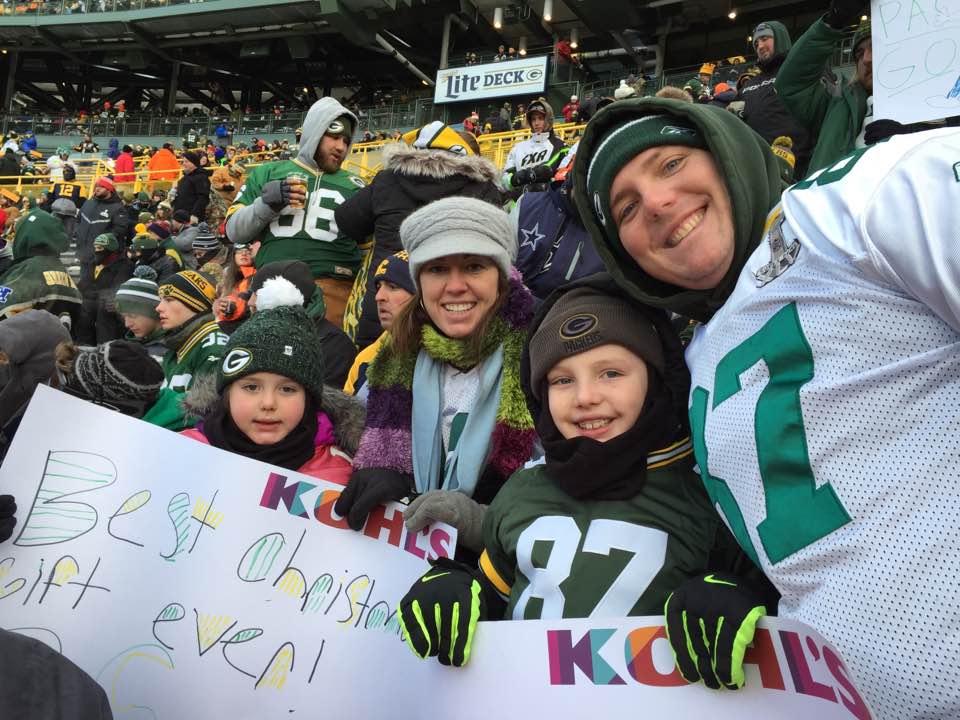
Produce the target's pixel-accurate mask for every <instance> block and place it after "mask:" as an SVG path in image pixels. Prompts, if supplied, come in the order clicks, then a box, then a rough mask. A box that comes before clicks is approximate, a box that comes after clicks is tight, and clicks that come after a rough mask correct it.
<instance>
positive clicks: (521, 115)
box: [512, 103, 527, 130]
mask: <svg viewBox="0 0 960 720" xmlns="http://www.w3.org/2000/svg"><path fill="white" fill-rule="evenodd" d="M526 123H527V106H526V105H524V104H523V103H520V104H519V105H517V114H516V115H515V116H514V118H513V124H512V127H513V129H514V130H523V129H524V128H525V127H527V124H526Z"/></svg>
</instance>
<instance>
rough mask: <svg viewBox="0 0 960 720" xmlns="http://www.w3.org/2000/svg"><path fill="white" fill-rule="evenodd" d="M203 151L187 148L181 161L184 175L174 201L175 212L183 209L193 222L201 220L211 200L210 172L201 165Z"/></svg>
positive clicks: (178, 185) (178, 184)
mask: <svg viewBox="0 0 960 720" xmlns="http://www.w3.org/2000/svg"><path fill="white" fill-rule="evenodd" d="M201 155H202V152H201V151H196V150H187V151H186V152H184V153H183V158H182V159H181V163H182V165H183V176H182V177H181V178H180V181H179V182H178V183H177V197H176V198H175V199H174V201H173V210H174V213H176V211H178V210H183V211H184V212H186V213H187V214H188V217H189V220H190V222H191V223H193V224H196V223H198V222H200V218H202V217H204V215H205V213H206V210H207V203H208V202H210V173H209V172H208V171H207V170H206V169H205V168H203V167H202V166H201V162H202V160H201Z"/></svg>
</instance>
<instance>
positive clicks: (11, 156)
mask: <svg viewBox="0 0 960 720" xmlns="http://www.w3.org/2000/svg"><path fill="white" fill-rule="evenodd" d="M18 177H20V161H18V160H17V155H16V153H15V152H14V151H13V150H11V149H10V148H7V149H6V150H5V151H3V157H0V185H16V184H17V182H18V181H17V178H18Z"/></svg>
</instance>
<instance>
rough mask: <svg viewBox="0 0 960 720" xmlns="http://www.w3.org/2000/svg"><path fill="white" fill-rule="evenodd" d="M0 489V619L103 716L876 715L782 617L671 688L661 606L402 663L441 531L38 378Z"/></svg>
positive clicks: (861, 718)
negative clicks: (69, 678) (9, 533)
mask: <svg viewBox="0 0 960 720" xmlns="http://www.w3.org/2000/svg"><path fill="white" fill-rule="evenodd" d="M0 492H13V493H14V494H15V495H16V497H17V500H18V505H19V507H20V511H19V513H18V521H19V522H18V525H17V528H16V530H15V532H14V536H13V538H11V540H9V541H7V542H6V543H4V544H2V545H0V624H2V626H3V627H5V628H7V629H9V630H13V631H16V632H20V633H23V634H26V635H30V636H32V637H35V638H38V639H40V640H42V641H43V642H46V643H47V644H49V645H51V646H52V647H54V648H55V649H57V650H60V651H61V652H63V654H64V655H66V656H67V657H69V658H70V659H72V660H73V661H74V662H76V663H77V664H78V665H79V666H80V667H82V668H83V669H84V670H86V671H87V672H88V673H89V674H90V675H91V676H92V677H93V678H95V679H96V680H97V681H98V682H99V683H100V684H101V685H102V686H103V687H104V689H105V691H106V692H107V696H108V698H109V700H110V704H111V707H112V709H113V713H114V717H116V718H118V719H119V718H132V719H134V720H147V719H148V718H149V719H151V720H179V719H181V718H197V717H211V718H228V717H229V718H250V719H251V720H253V719H256V720H263V719H264V718H279V717H290V716H291V715H293V716H297V717H299V716H300V715H306V716H308V717H315V716H320V715H323V716H325V717H326V716H329V717H335V718H339V717H358V718H364V720H380V719H382V720H406V719H407V718H409V719H410V720H414V719H416V720H420V719H422V718H424V717H427V716H436V717H449V718H457V719H458V720H460V719H462V720H472V719H474V718H475V719H476V720H489V719H490V717H491V716H492V715H494V714H496V715H502V714H503V709H504V708H509V713H508V714H510V715H521V714H533V713H536V714H537V715H538V716H541V717H550V718H551V719H556V720H563V719H565V718H571V719H573V718H576V719H578V720H579V719H580V718H583V717H585V716H588V715H590V716H592V715H597V714H599V716H604V715H606V716H609V717H634V716H636V715H637V712H638V709H640V711H641V714H642V715H643V716H644V717H649V718H658V717H671V718H673V717H697V716H701V715H703V716H708V717H710V718H711V719H712V720H726V719H729V720H742V718H744V717H763V718H771V719H777V718H782V719H790V720H792V719H797V720H800V719H801V718H802V719H803V720H807V719H808V718H811V717H816V718H817V720H851V719H852V718H856V719H858V720H867V718H870V717H871V716H870V712H869V710H868V709H867V705H866V703H865V702H864V700H863V697H862V696H861V695H860V694H859V693H858V691H857V690H856V687H855V684H854V682H853V680H852V678H851V675H850V672H849V671H848V670H847V668H846V666H845V665H844V663H843V661H842V660H841V659H840V657H839V656H838V654H837V653H836V651H835V650H834V649H833V648H831V647H830V645H829V644H828V643H827V642H826V641H825V640H824V639H823V638H822V637H820V635H818V634H817V633H816V632H814V631H812V630H811V629H810V628H807V627H805V626H803V625H800V624H798V623H790V622H784V621H777V620H765V621H764V622H763V623H762V625H761V629H760V630H759V631H758V632H757V636H756V640H755V643H754V646H753V648H752V649H750V650H749V651H748V652H747V655H746V661H745V662H746V677H747V686H746V688H745V689H744V690H742V691H739V692H735V693H731V692H722V693H721V692H714V691H711V690H708V689H707V688H705V687H703V686H702V685H687V684H686V683H685V682H684V681H683V679H682V678H681V677H680V676H679V674H678V673H677V672H676V670H675V669H674V667H673V658H672V653H671V651H670V647H669V644H668V642H667V640H666V636H665V632H664V629H663V626H662V621H661V618H659V617H647V618H620V619H616V620H602V619H599V620H598V619H584V620H544V621H525V622H487V623H481V624H480V626H479V627H478V629H477V634H476V637H475V639H474V644H473V652H472V655H471V659H470V663H469V664H468V665H467V667H465V668H449V667H444V666H442V665H440V664H439V663H438V662H436V660H433V659H431V660H429V661H427V662H424V661H421V660H418V659H417V658H415V657H414V656H413V654H412V653H411V652H410V651H409V649H407V647H406V646H405V645H404V643H403V642H402V640H401V638H400V633H399V629H398V625H397V619H396V607H397V602H398V601H399V599H400V598H401V597H402V595H403V594H404V593H405V592H406V590H407V588H408V587H409V586H410V584H411V583H412V582H413V581H414V580H415V579H416V578H417V577H419V576H420V575H421V574H422V573H423V572H424V568H425V567H426V558H430V557H435V556H438V555H448V554H450V553H452V551H453V548H454V543H455V537H454V531H453V529H452V528H449V527H447V526H433V527H431V528H427V529H426V530H425V531H422V532H421V533H417V534H413V535H411V534H408V533H407V532H406V530H405V529H404V527H403V524H402V516H401V514H400V510H401V509H400V506H399V505H391V506H389V507H387V508H381V509H378V510H376V511H375V512H374V513H373V514H372V515H371V518H370V520H369V521H368V522H367V526H366V528H365V530H364V532H363V533H356V532H353V531H352V530H349V529H345V528H344V525H343V522H342V520H341V519H340V518H338V517H337V516H336V514H335V513H333V512H332V505H333V502H334V501H335V499H336V497H337V495H338V494H339V487H337V486H335V485H333V484H331V483H326V482H324V481H322V480H318V479H316V478H310V477H306V476H303V475H299V474H297V473H291V472H289V471H286V470H279V469H277V468H274V467H271V466H269V465H265V464H262V463H259V462H256V461H252V460H247V459H245V458H242V457H239V456H236V455H232V454H230V453H226V452H223V451H220V450H217V449H215V448H211V447H208V446H206V445H203V444H201V443H199V442H196V441H194V440H190V439H188V438H184V437H182V436H179V435H177V434H175V433H171V432H169V431H167V430H163V429H161V428H157V427H154V426H152V425H148V424H146V423H143V422H140V421H138V420H132V419H130V418H126V417H123V416H122V415H119V414H116V413H114V412H111V411H108V410H105V409H103V408H98V407H95V406H93V405H90V404H88V403H85V402H83V401H81V400H78V399H76V398H73V397H70V396H67V395H64V394H61V393H59V392H57V391H55V390H51V389H49V388H46V387H41V388H38V390H37V393H36V396H35V397H34V400H33V402H32V403H31V405H30V408H29V409H28V411H27V415H26V417H25V418H24V420H23V424H22V425H21V428H20V430H19V432H18V434H17V438H16V440H15V442H14V445H13V447H12V449H11V451H10V453H9V454H8V456H7V458H6V461H5V462H4V464H3V466H2V467H0Z"/></svg>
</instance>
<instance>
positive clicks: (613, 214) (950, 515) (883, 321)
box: [574, 99, 960, 720]
mask: <svg viewBox="0 0 960 720" xmlns="http://www.w3.org/2000/svg"><path fill="white" fill-rule="evenodd" d="M574 173H575V188H576V190H575V193H576V200H577V203H578V206H579V208H580V212H581V215H582V217H583V219H584V222H585V224H586V226H587V228H588V229H589V230H590V232H591V234H592V235H593V237H594V241H595V244H596V245H597V249H598V252H599V253H600V255H601V257H602V259H603V260H604V262H605V264H606V265H607V267H608V269H609V271H610V273H611V274H612V275H613V276H614V277H615V278H616V280H617V282H618V283H619V284H620V285H621V286H622V287H624V288H625V289H627V290H628V291H629V292H630V293H631V294H632V295H634V296H635V297H636V298H638V299H640V300H643V301H645V302H647V303H649V304H651V305H655V306H658V307H665V308H669V309H670V310H673V311H675V312H677V313H681V314H683V315H687V316H689V317H692V318H694V319H696V320H699V321H701V322H702V323H705V324H703V325H702V326H700V327H699V328H698V329H697V331H696V333H695V335H694V339H693V341H692V342H691V344H690V346H689V348H688V350H687V362H688V364H689V366H690V370H691V375H692V383H691V387H692V391H691V396H690V419H691V427H692V432H693V440H694V446H695V452H696V457H697V463H698V465H699V469H700V474H701V476H702V478H703V481H704V484H705V485H706V488H707V491H708V493H709V494H710V497H711V499H712V500H713V502H714V504H715V506H716V507H717V508H718V510H719V511H720V513H721V514H722V515H723V517H724V519H725V520H726V522H727V524H728V525H729V526H730V529H731V530H732V531H733V533H734V534H735V535H736V537H737V539H738V541H739V542H740V544H741V546H742V547H743V548H744V550H745V551H746V552H747V553H748V554H749V555H751V556H752V557H753V558H754V559H755V560H756V561H757V564H758V565H759V566H760V567H761V569H762V570H763V571H764V573H766V575H767V576H768V577H769V578H770V580H771V581H772V582H773V583H774V585H775V586H776V587H777V589H778V590H779V591H780V593H781V595H782V599H781V601H780V605H779V615H780V616H781V617H787V618H792V619H796V620H800V621H802V622H805V623H808V624H809V625H811V626H813V627H815V628H817V629H818V630H819V631H821V632H822V633H823V634H824V635H825V636H826V637H827V638H829V639H830V640H831V641H832V642H833V643H834V644H835V645H836V646H837V648H838V649H839V650H840V651H841V654H842V656H843V657H844V659H845V660H846V662H847V664H848V666H849V667H850V669H851V671H852V672H853V674H854V678H853V679H854V682H855V683H856V685H857V687H859V688H860V689H862V690H863V691H864V692H865V694H866V699H867V701H868V702H869V704H870V705H871V706H872V707H873V709H874V710H875V711H876V712H877V714H878V716H879V717H883V718H896V719H897V720H902V719H906V718H956V717H960V582H958V578H960V255H958V254H957V251H956V243H957V240H958V237H960V236H958V228H960V131H958V130H951V129H944V130H935V131H930V132H925V133H917V134H913V135H903V136H898V137H894V138H892V139H890V140H889V141H887V142H883V143H879V144H877V145H875V146H873V147H869V148H863V149H860V150H857V151H855V152H854V153H852V154H851V155H848V156H846V157H845V158H843V159H841V160H840V161H838V162H836V163H835V164H833V165H831V166H829V167H827V168H824V169H822V170H820V171H819V172H817V173H815V174H814V175H812V176H811V177H809V178H808V179H807V180H805V181H804V182H801V183H798V184H796V185H793V186H792V187H791V188H790V189H789V190H786V192H782V194H781V191H782V188H781V187H780V186H779V183H778V173H777V167H776V161H775V159H774V156H773V155H772V154H771V153H770V152H769V148H767V147H765V146H764V143H763V141H762V139H761V138H760V137H759V136H756V135H755V134H754V133H752V131H750V130H749V129H748V128H747V127H746V126H744V125H743V124H742V123H740V122H738V121H737V119H736V118H734V117H733V116H731V115H730V113H725V112H723V111H721V110H717V109H715V108H711V107H708V106H700V105H690V104H686V103H680V102H677V101H672V100H665V99H643V100H629V101H624V102H619V103H615V104H614V105H611V106H610V107H608V108H606V109H604V110H603V111H602V112H601V113H599V114H598V115H597V116H596V117H595V118H594V119H593V120H592V121H591V122H590V125H589V126H588V127H587V130H586V132H585V134H584V136H583V139H582V140H581V143H580V149H579V153H578V162H577V163H576V164H575V166H574ZM690 582H693V581H690ZM696 582H699V583H700V585H699V586H696V587H695V586H692V585H691V586H688V585H686V584H685V586H682V587H681V588H679V589H678V590H677V592H676V593H675V597H674V598H673V599H672V600H671V601H668V604H667V612H668V625H670V624H671V615H673V618H674V621H676V618H678V617H683V613H686V616H685V619H684V620H683V621H682V622H681V624H680V625H679V626H677V625H674V626H673V627H674V631H672V632H671V643H672V644H673V645H674V649H675V652H676V653H677V661H678V666H679V667H680V669H681V672H683V674H684V676H685V677H687V678H688V679H691V680H695V679H700V678H701V677H702V678H703V679H704V681H705V682H708V684H710V685H711V686H719V685H726V686H728V687H736V686H738V685H739V684H740V683H741V682H742V671H740V674H739V678H740V680H739V682H738V680H737V676H736V668H737V666H738V665H739V664H740V663H741V662H742V657H743V649H744V647H745V646H746V644H747V643H749V641H750V639H751V638H752V634H753V623H755V622H756V618H757V617H759V615H760V614H762V609H760V610H758V608H757V607H751V603H750V601H749V594H748V593H746V592H744V591H743V589H742V588H738V587H735V586H736V585H737V583H736V582H735V581H734V580H729V581H723V582H720V583H717V582H716V578H712V579H703V578H698V579H696ZM706 583H711V584H710V585H707V584H706ZM674 601H675V602H676V603H677V605H678V607H676V608H674V607H672V606H671V602H674ZM754 605H756V603H754ZM731 608H732V610H731ZM769 610H773V608H769ZM728 613H732V614H733V615H735V618H734V619H733V623H732V624H733V630H731V631H724V633H721V625H722V623H721V622H720V621H721V619H723V618H724V616H726V615H727V614H728ZM700 622H702V623H703V625H700ZM684 623H685V624H684ZM698 626H699V627H702V628H704V629H703V631H700V629H699V627H698ZM678 627H679V631H678V630H677V628H678ZM694 628H696V629H697V632H690V630H693V629H694ZM724 635H726V640H724V639H723V638H724ZM724 643H725V644H724ZM721 645H724V646H723V647H720V646H721ZM738 648H739V649H738ZM724 653H726V654H727V657H726V660H725V662H723V663H720V662H719V660H720V659H722V658H721V657H720V656H722V655H723V654H724ZM738 653H739V655H738ZM731 659H732V662H731ZM731 665H732V666H733V668H734V671H733V672H732V673H731V672H728V671H729V670H730V667H731ZM721 666H723V672H719V671H718V668H719V667H721Z"/></svg>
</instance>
